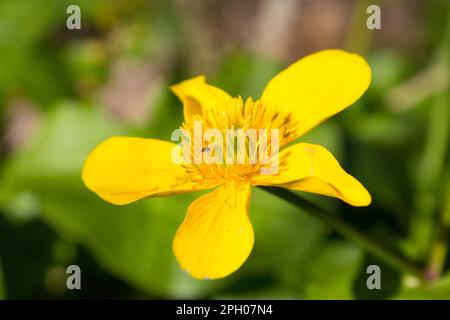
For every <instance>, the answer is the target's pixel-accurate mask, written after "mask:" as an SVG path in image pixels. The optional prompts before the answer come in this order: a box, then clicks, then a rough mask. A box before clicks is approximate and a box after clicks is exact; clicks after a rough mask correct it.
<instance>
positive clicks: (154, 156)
mask: <svg viewBox="0 0 450 320" xmlns="http://www.w3.org/2000/svg"><path fill="white" fill-rule="evenodd" d="M177 148H180V147H178V146H177V145H175V144H172V143H170V142H166V141H162V140H156V139H143V138H130V137H112V138H109V139H107V140H105V141H104V142H102V143H101V144H99V145H98V146H97V147H96V148H95V149H94V150H93V151H92V152H91V153H90V154H89V156H88V157H87V159H86V161H85V163H84V166H83V172H82V179H83V181H84V183H85V184H86V186H87V187H88V188H89V189H90V190H92V191H94V192H95V193H97V194H98V195H99V196H100V197H101V198H103V199H104V200H106V201H108V202H111V203H113V204H118V205H122V204H128V203H130V202H133V201H136V200H138V199H141V198H144V197H148V196H161V195H168V194H175V193H182V192H188V191H192V190H199V189H206V188H211V187H213V186H214V185H203V184H199V183H194V182H193V181H191V180H190V177H189V176H188V175H187V173H186V172H185V170H184V168H183V167H182V166H181V165H178V164H175V163H174V162H173V161H172V152H176V151H174V150H178V151H179V149H177Z"/></svg>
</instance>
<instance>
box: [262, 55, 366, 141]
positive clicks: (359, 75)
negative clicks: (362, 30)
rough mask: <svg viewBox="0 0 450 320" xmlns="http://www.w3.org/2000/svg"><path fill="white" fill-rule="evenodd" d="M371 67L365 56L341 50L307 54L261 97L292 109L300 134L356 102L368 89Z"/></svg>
mask: <svg viewBox="0 0 450 320" xmlns="http://www.w3.org/2000/svg"><path fill="white" fill-rule="evenodd" d="M370 80H371V70H370V67H369V65H368V64H367V62H366V61H365V60H364V58H362V57H360V56H358V55H356V54H352V53H348V52H345V51H342V50H324V51H319V52H317V53H314V54H311V55H309V56H306V57H305V58H303V59H301V60H299V61H297V62H296V63H294V64H292V65H291V66H289V67H288V68H287V69H285V70H284V71H282V72H280V73H279V74H278V75H277V76H275V77H274V78H273V79H272V80H270V82H269V83H268V84H267V86H266V88H265V89H264V92H263V94H262V97H261V100H262V101H263V102H264V103H266V104H268V105H274V106H276V107H277V108H278V109H279V110H280V112H282V113H290V114H292V116H293V117H294V118H295V119H296V121H297V123H298V128H297V136H298V137H299V136H301V135H303V134H305V133H306V132H307V131H309V130H310V129H312V128H314V127H315V126H316V125H318V124H319V123H320V122H322V121H324V120H326V119H328V118H329V117H331V116H333V115H334V114H336V113H338V112H339V111H341V110H343V109H345V108H346V107H348V106H349V105H351V104H353V103H354V102H355V101H356V100H358V99H359V97H361V95H362V94H363V93H364V92H365V91H366V90H367V88H368V86H369V83H370Z"/></svg>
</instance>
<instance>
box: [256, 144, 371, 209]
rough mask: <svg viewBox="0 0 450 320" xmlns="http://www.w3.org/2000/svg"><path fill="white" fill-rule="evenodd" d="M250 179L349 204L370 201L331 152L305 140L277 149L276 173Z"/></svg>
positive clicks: (367, 194) (363, 203) (356, 181)
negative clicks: (278, 164) (278, 158)
mask: <svg viewBox="0 0 450 320" xmlns="http://www.w3.org/2000/svg"><path fill="white" fill-rule="evenodd" d="M252 183H253V184H254V185H275V186H279V187H284V188H288V189H293V190H299V191H306V192H312V193H318V194H322V195H327V196H331V197H335V198H339V199H341V200H343V201H345V202H347V203H348V204H351V205H353V206H367V205H369V204H370V202H371V197H370V194H369V192H368V191H367V190H366V189H365V188H364V186H363V185H362V184H361V183H360V182H359V181H358V180H356V179H355V178H354V177H352V176H351V175H349V174H348V173H347V172H345V170H344V169H342V167H341V166H340V165H339V163H338V161H337V160H336V159H335V158H334V156H333V155H332V154H331V152H329V151H328V150H327V149H325V148H324V147H322V146H320V145H315V144H309V143H298V144H295V145H293V146H290V147H288V148H286V149H285V150H283V151H282V152H280V168H279V173H278V174H277V175H273V176H270V175H266V176H264V175H260V176H258V177H255V178H254V181H252Z"/></svg>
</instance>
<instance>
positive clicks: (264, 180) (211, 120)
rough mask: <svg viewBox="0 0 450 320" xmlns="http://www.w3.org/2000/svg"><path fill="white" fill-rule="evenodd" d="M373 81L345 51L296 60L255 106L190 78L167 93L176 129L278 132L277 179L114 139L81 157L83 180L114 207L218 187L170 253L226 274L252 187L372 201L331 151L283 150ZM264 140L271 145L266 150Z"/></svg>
mask: <svg viewBox="0 0 450 320" xmlns="http://www.w3.org/2000/svg"><path fill="white" fill-rule="evenodd" d="M370 80H371V71H370V67H369V66H368V64H367V63H366V61H365V60H364V59H363V58H362V57H360V56H358V55H355V54H351V53H347V52H345V51H342V50H325V51H320V52H317V53H315V54H312V55H309V56H307V57H305V58H303V59H301V60H299V61H298V62H296V63H294V64H292V65H291V66H290V67H288V68H287V69H285V70H284V71H282V72H281V73H279V74H278V75H277V76H275V77H274V78H273V79H272V80H271V81H270V82H269V83H268V84H267V86H266V88H265V89H264V91H263V93H262V96H261V98H260V99H257V100H252V99H247V100H246V101H245V102H244V101H243V100H242V98H240V97H238V98H233V97H231V96H230V95H228V94H227V93H226V92H224V91H223V90H221V89H219V88H216V87H213V86H211V85H209V84H207V83H206V81H205V78H204V77H203V76H199V77H195V78H193V79H190V80H186V81H184V82H181V83H179V84H177V85H174V86H173V87H172V90H173V92H174V93H175V94H176V95H177V96H178V98H179V99H180V100H181V101H182V103H183V108H184V120H185V121H184V123H183V124H182V126H181V127H182V128H183V129H184V130H185V131H186V132H191V131H192V130H193V127H194V122H196V121H197V122H198V121H200V122H201V124H202V125H203V127H204V128H215V129H218V130H219V131H220V132H224V131H225V130H226V129H228V128H237V129H239V128H244V129H248V128H253V129H278V130H279V146H280V148H281V151H280V152H279V154H278V159H279V168H278V170H277V171H276V173H275V174H262V173H261V164H259V163H252V164H248V163H244V164H242V163H240V164H236V163H232V164H229V163H212V164H207V163H188V164H186V163H184V164H183V163H181V164H177V163H175V162H174V161H172V153H173V150H176V148H177V147H179V146H177V145H175V144H173V143H171V142H166V141H161V140H156V139H144V138H131V137H112V138H109V139H107V140H106V141H104V142H102V143H101V144H100V145H98V146H97V147H96V148H95V149H94V150H93V151H92V152H91V154H90V155H89V156H88V158H87V159H86V161H85V163H84V167H83V172H82V178H83V181H84V183H85V184H86V186H87V187H88V188H89V189H90V190H92V191H94V192H95V193H97V194H98V195H99V196H100V197H101V198H102V199H104V200H106V201H108V202H110V203H113V204H117V205H124V204H128V203H131V202H133V201H136V200H139V199H142V198H145V197H154V196H166V195H172V194H178V193H184V192H189V191H195V190H205V189H210V188H215V189H214V191H212V192H210V193H207V194H205V195H203V196H201V197H199V198H198V199H197V200H195V201H194V202H193V203H192V204H191V205H190V206H189V208H188V209H187V214H186V217H185V219H184V221H183V223H182V224H181V226H180V227H179V229H178V231H177V233H176V235H175V239H174V241H173V251H174V254H175V257H176V259H177V260H178V262H179V264H180V265H181V268H182V269H183V270H185V271H186V272H188V273H189V274H190V275H192V276H193V277H195V278H198V279H217V278H222V277H225V276H227V275H229V274H230V273H232V272H234V271H235V270H237V269H238V268H239V267H240V266H241V265H242V264H243V263H244V261H245V260H246V259H247V257H248V256H249V254H250V252H251V250H252V247H253V242H254V234H253V228H252V225H251V223H250V220H249V215H248V209H249V201H250V193H251V186H277V187H283V188H288V189H291V190H299V191H304V192H312V193H317V194H321V195H326V196H331V197H335V198H339V199H341V200H342V201H345V202H346V203H348V204H350V205H353V206H367V205H369V204H370V202H371V197H370V195H369V193H368V192H367V190H366V189H365V188H364V187H363V186H362V184H361V183H360V182H358V180H356V179H355V178H354V177H352V176H351V175H349V174H348V173H347V172H345V171H344V169H342V168H341V166H340V165H339V163H338V161H337V160H336V159H335V158H334V157H333V155H332V154H331V153H330V152H329V151H328V150H327V149H325V148H324V147H322V146H320V145H314V144H308V143H303V142H302V143H297V144H293V145H290V146H286V145H287V144H288V143H289V142H291V141H293V140H295V139H297V138H299V137H300V136H302V135H303V134H305V133H306V132H308V131H309V130H311V129H312V128H314V127H315V126H316V125H318V124H319V123H321V122H322V121H324V120H326V119H328V118H329V117H331V116H333V115H334V114H336V113H338V112H339V111H341V110H343V109H344V108H346V107H348V106H349V105H351V104H353V103H354V102H355V101H356V100H357V99H358V98H359V97H360V96H361V95H362V94H363V93H364V91H366V89H367V88H368V86H369V83H370ZM258 143H259V141H258ZM270 143H271V141H270V139H269V141H268V145H269V147H270ZM283 146H284V148H283ZM203 147H204V146H203ZM174 148H175V149H174ZM202 151H204V148H203V149H202Z"/></svg>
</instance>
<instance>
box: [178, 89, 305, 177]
mask: <svg viewBox="0 0 450 320" xmlns="http://www.w3.org/2000/svg"><path fill="white" fill-rule="evenodd" d="M296 126H297V124H296V122H295V121H294V120H293V119H292V117H291V116H290V115H289V114H281V113H280V112H279V111H278V110H276V108H275V107H274V106H269V105H266V104H264V103H263V102H262V101H260V100H257V101H253V100H252V99H251V98H248V99H247V100H246V101H245V103H244V101H243V99H242V98H241V97H237V98H233V99H231V100H230V101H229V102H228V103H227V104H225V105H221V106H215V107H213V108H209V109H206V110H203V112H202V114H196V115H194V116H193V117H192V120H191V121H190V122H189V123H183V125H182V127H181V129H182V130H184V132H186V133H188V136H189V138H188V139H189V143H190V147H191V155H190V157H189V158H190V159H191V160H192V161H191V163H189V164H184V167H185V169H186V171H187V172H188V173H190V174H191V178H192V179H193V180H194V181H205V180H207V181H209V182H211V181H213V182H216V181H217V182H220V181H224V180H240V181H249V180H250V179H251V178H252V177H253V176H255V175H259V174H261V173H262V172H266V174H270V170H269V169H270V167H271V166H273V165H274V164H275V163H274V162H273V159H274V156H276V157H277V160H278V148H279V147H281V146H283V145H285V144H287V143H288V142H290V141H292V140H293V139H295V138H296V135H295V131H296ZM185 139H186V138H185ZM183 142H185V141H183ZM191 142H193V143H191ZM276 166H277V167H278V161H277V163H276ZM272 169H273V168H272ZM264 170H266V171H264ZM272 172H273V170H272ZM275 173H276V172H275ZM263 174H264V173H263Z"/></svg>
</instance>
